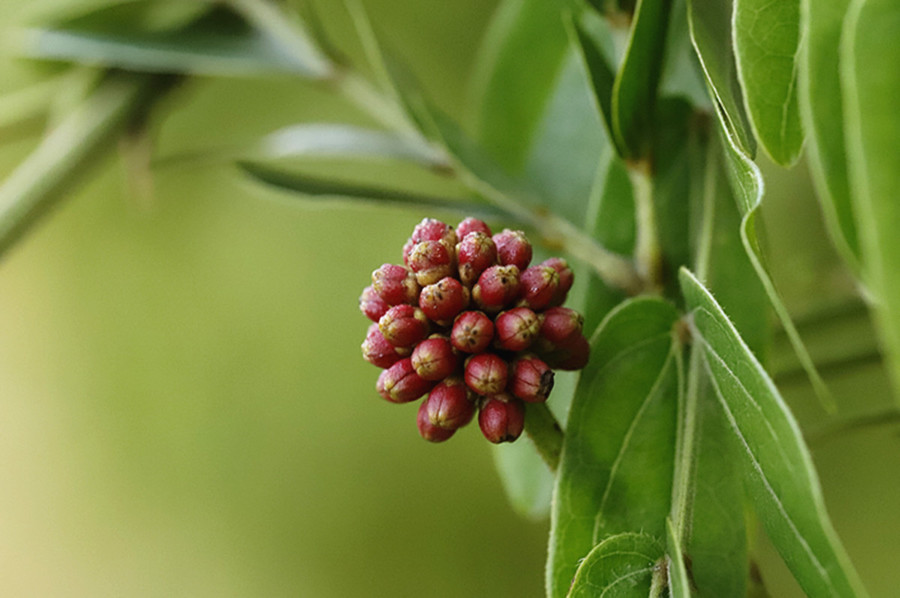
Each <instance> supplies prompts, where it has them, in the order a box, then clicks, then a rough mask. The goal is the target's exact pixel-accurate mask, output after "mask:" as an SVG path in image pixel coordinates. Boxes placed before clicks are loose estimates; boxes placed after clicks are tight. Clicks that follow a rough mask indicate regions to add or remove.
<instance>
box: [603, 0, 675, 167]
mask: <svg viewBox="0 0 900 598" xmlns="http://www.w3.org/2000/svg"><path fill="white" fill-rule="evenodd" d="M670 8H671V0H639V1H638V3H637V8H636V10H635V14H634V20H633V22H632V25H631V38H630V39H629V40H628V49H627V50H626V51H625V59H624V60H623V62H622V65H621V66H620V67H619V72H618V73H617V74H616V80H615V82H614V83H613V90H612V104H611V113H612V130H613V137H614V139H615V140H616V146H617V147H620V148H622V149H624V151H625V153H624V154H623V156H622V157H623V158H627V159H640V158H645V157H648V156H649V154H650V152H651V150H652V146H653V131H654V124H655V109H656V89H657V87H658V85H659V79H660V74H661V73H662V61H663V56H664V52H663V49H664V48H665V44H666V30H667V28H668V22H669V11H670Z"/></svg>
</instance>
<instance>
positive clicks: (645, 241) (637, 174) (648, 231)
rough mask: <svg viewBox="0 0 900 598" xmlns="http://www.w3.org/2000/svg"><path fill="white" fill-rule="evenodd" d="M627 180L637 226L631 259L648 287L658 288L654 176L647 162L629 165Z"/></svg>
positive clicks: (659, 265) (659, 266) (659, 264)
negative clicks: (629, 182) (632, 195)
mask: <svg viewBox="0 0 900 598" xmlns="http://www.w3.org/2000/svg"><path fill="white" fill-rule="evenodd" d="M628 177H629V178H630V179H631V187H632V190H633V192H634V208H635V224H636V225H637V230H636V233H637V238H636V239H635V246H634V258H635V263H636V265H637V272H638V275H639V276H640V277H641V278H643V280H645V281H646V282H647V283H649V284H650V286H652V287H658V286H660V284H661V281H662V254H661V252H660V248H659V230H658V228H657V224H656V208H655V206H654V205H653V173H652V172H651V171H650V164H649V162H647V161H646V160H642V161H639V162H630V163H629V164H628Z"/></svg>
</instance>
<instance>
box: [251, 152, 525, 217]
mask: <svg viewBox="0 0 900 598" xmlns="http://www.w3.org/2000/svg"><path fill="white" fill-rule="evenodd" d="M238 167H239V168H240V169H241V170H242V171H243V172H244V173H245V174H247V175H248V176H249V177H250V178H252V179H254V180H256V181H257V182H260V183H265V184H267V185H270V186H272V187H276V188H279V189H282V190H284V191H290V192H293V193H298V194H301V195H304V196H308V197H322V198H330V199H345V200H356V201H369V202H379V203H384V204H389V205H397V206H407V207H419V208H423V207H424V208H431V209H437V210H449V211H452V212H459V213H462V212H465V213H466V214H467V215H473V214H480V215H482V216H494V217H496V216H498V215H502V216H503V217H504V218H509V217H510V216H509V215H508V214H506V213H504V212H501V211H498V210H497V209H496V208H494V207H492V206H489V205H487V204H484V203H478V202H477V201H473V200H472V199H471V198H467V199H454V198H449V197H433V196H428V195H425V194H420V193H413V192H409V191H405V190H402V189H389V188H385V187H380V186H376V185H364V184H356V183H352V182H348V181H341V180H334V179H325V178H320V177H316V176H312V175H308V174H304V173H302V172H297V171H296V170H295V169H284V168H277V167H274V166H271V165H268V164H262V163H258V162H238Z"/></svg>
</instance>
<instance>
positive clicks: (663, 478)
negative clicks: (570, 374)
mask: <svg viewBox="0 0 900 598" xmlns="http://www.w3.org/2000/svg"><path fill="white" fill-rule="evenodd" d="M677 319H678V312H677V310H676V309H675V308H674V307H673V306H672V305H671V304H669V303H667V302H665V301H662V300H660V299H656V298H639V299H634V300H629V301H626V302H625V303H623V304H621V305H620V306H619V307H617V308H616V309H614V310H613V311H612V312H611V313H610V314H609V315H608V316H607V318H606V320H605V321H604V322H603V323H602V324H601V326H600V328H599V330H598V332H597V333H596V334H595V337H594V339H593V342H592V344H591V352H592V355H591V361H590V363H589V364H588V366H587V367H586V368H585V369H584V371H583V372H582V375H581V380H580V381H579V384H578V390H577V391H576V394H575V399H574V401H573V403H572V406H571V409H570V411H569V419H568V424H567V426H566V436H565V440H564V442H563V450H562V457H561V460H560V467H559V473H558V476H557V485H556V489H555V494H554V502H553V505H554V506H553V511H552V516H551V526H552V529H551V538H550V550H549V563H548V567H547V574H548V578H547V593H548V595H549V596H552V597H556V596H565V595H566V593H567V591H568V589H569V586H570V585H571V582H572V578H573V576H574V575H575V570H576V567H577V565H578V561H579V559H580V558H582V557H583V556H584V555H585V554H586V553H587V552H588V551H590V550H591V548H592V547H594V546H595V545H596V544H598V543H599V542H601V541H603V540H604V539H606V538H607V537H609V536H611V535H614V534H618V533H622V532H627V531H632V530H641V531H643V532H645V533H647V534H649V535H651V536H653V537H655V538H657V539H658V540H659V541H662V540H663V538H664V535H665V519H666V516H667V514H668V511H669V506H670V498H671V490H672V465H673V459H674V441H675V410H676V403H677V395H678V391H679V387H680V384H679V383H680V376H681V372H680V365H681V362H680V355H681V349H680V347H679V344H678V342H677V340H676V338H675V336H674V335H673V332H672V329H673V326H674V324H675V322H676V321H677Z"/></svg>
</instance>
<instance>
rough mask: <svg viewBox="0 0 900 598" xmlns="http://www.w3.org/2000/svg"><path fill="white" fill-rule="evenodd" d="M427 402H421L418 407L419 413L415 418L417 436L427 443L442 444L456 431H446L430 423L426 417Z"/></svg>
mask: <svg viewBox="0 0 900 598" xmlns="http://www.w3.org/2000/svg"><path fill="white" fill-rule="evenodd" d="M427 405H428V402H427V401H422V404H421V405H419V413H418V415H417V416H416V425H417V426H418V427H419V434H420V435H421V436H422V438H424V439H425V440H427V441H429V442H444V441H445V440H447V439H448V438H450V437H451V436H453V435H454V434H455V433H456V430H455V429H453V430H447V429H445V428H441V427H440V426H436V425H434V424H433V423H431V419H429V417H428V406H427Z"/></svg>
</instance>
